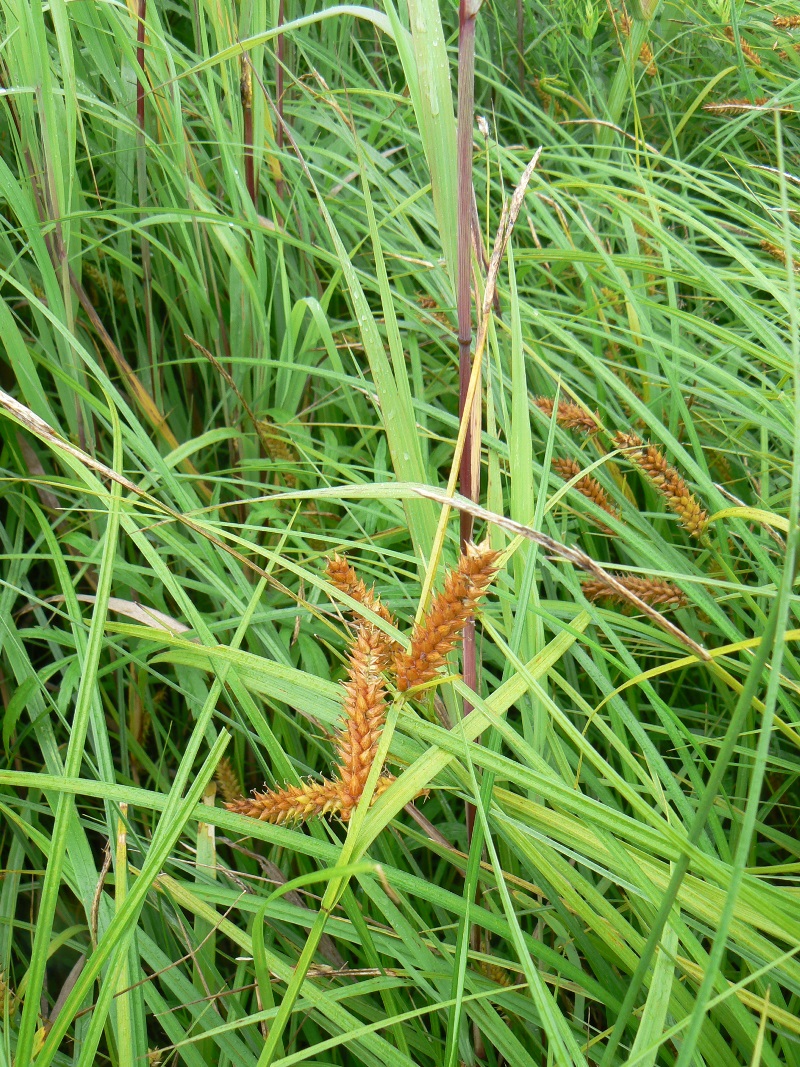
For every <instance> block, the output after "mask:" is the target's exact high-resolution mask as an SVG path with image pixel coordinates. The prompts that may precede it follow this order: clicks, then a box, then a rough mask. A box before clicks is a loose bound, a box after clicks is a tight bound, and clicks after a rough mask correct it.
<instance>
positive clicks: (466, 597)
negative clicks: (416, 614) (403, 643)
mask: <svg viewBox="0 0 800 1067" xmlns="http://www.w3.org/2000/svg"><path fill="white" fill-rule="evenodd" d="M499 555H500V553H499V552H495V551H494V550H493V549H491V548H489V546H488V544H483V545H467V547H466V551H465V552H464V554H463V555H462V556H461V558H460V559H459V561H458V566H457V567H456V569H455V570H454V571H450V573H449V574H448V575H447V578H446V579H445V583H444V589H443V590H442V592H441V593H439V595H438V596H437V597H435V598H434V601H433V603H432V604H431V606H430V608H429V610H428V613H427V615H426V616H425V618H424V619H423V620H422V621H421V622H419V623H417V625H416V626H415V627H414V632H413V633H412V635H411V647H410V648H409V650H408V651H407V652H401V653H398V654H397V655H395V657H394V661H393V667H394V671H395V675H396V678H397V688H398V689H399V690H400V692H401V693H402V692H405V691H406V690H407V689H411V688H413V687H415V686H419V685H424V684H425V683H426V682H430V681H432V680H433V679H434V678H435V677H436V675H437V673H438V672H439V669H440V668H441V667H442V666H443V664H444V661H445V657H446V656H447V654H448V653H449V652H451V651H452V650H453V649H454V648H455V646H456V644H457V643H458V641H459V640H460V638H461V634H462V632H463V630H464V627H465V626H466V625H467V623H468V622H469V621H470V619H472V618H473V616H474V615H475V609H476V607H477V605H478V601H479V600H480V598H481V597H482V596H483V594H484V593H485V592H486V590H487V589H488V587H489V584H490V582H491V581H492V578H494V576H495V572H496V570H497V568H496V563H497V559H498V556H499Z"/></svg>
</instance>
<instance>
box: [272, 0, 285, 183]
mask: <svg viewBox="0 0 800 1067" xmlns="http://www.w3.org/2000/svg"><path fill="white" fill-rule="evenodd" d="M283 5H284V0H278V29H280V28H281V26H283V22H284V18H285V14H284V10H283ZM285 48H286V42H285V41H284V36H283V34H282V33H279V34H278V51H277V59H276V65H275V106H276V109H277V112H278V129H277V131H276V137H275V142H276V144H277V146H278V155H279V156H280V155H281V153H282V152H283V57H284V54H285ZM278 166H279V167H281V168H282V167H283V164H282V163H281V161H280V159H278ZM281 173H283V169H281ZM275 191H276V192H277V194H278V196H279V197H280V198H281V199H283V178H279V179H278V180H277V182H276V183H275Z"/></svg>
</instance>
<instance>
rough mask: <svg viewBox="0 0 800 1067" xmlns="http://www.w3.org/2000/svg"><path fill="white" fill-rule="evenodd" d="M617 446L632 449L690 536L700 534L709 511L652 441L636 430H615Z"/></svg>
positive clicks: (635, 461)
mask: <svg viewBox="0 0 800 1067" xmlns="http://www.w3.org/2000/svg"><path fill="white" fill-rule="evenodd" d="M615 443H616V446H617V448H625V449H631V450H632V451H631V452H630V459H631V461H632V462H633V463H635V464H636V466H637V467H638V468H639V469H640V470H641V471H642V472H643V473H644V474H645V475H646V476H647V477H648V478H649V480H650V481H651V482H652V483H653V485H654V486H655V487H656V489H657V490H658V491H659V493H661V495H662V496H663V497H664V499H665V500H666V502H667V504H668V505H669V507H670V508H671V509H672V511H674V512H675V514H676V515H679V516H680V520H681V524H682V525H683V526H684V527H685V528H686V529H687V530H688V531H689V533H690V534H691V535H692V537H700V535H701V534H702V533H703V530H704V529H705V526H706V523H707V522H708V514H707V513H706V512H705V511H704V510H703V508H701V507H700V505H699V504H698V502H697V500H696V499H695V497H694V496H693V495H692V493H691V492H690V491H689V488H688V487H687V485H686V482H685V481H684V480H683V478H681V476H680V474H678V472H677V471H676V470H675V468H674V467H671V466H670V465H669V463H667V460H666V458H665V456H664V453H663V452H661V451H660V450H659V449H657V448H656V447H655V445H651V444H647V443H645V442H644V441H643V440H642V439H641V437H638V436H637V435H636V434H635V433H617V434H616V436H615Z"/></svg>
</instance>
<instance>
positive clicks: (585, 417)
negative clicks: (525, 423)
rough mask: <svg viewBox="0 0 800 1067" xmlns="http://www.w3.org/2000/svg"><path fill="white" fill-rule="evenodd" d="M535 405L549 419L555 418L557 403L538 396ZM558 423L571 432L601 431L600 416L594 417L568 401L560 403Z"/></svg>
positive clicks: (549, 398)
mask: <svg viewBox="0 0 800 1067" xmlns="http://www.w3.org/2000/svg"><path fill="white" fill-rule="evenodd" d="M533 402H534V404H535V405H536V407H537V408H538V409H539V411H541V412H543V413H544V414H545V415H546V416H547V417H548V419H550V418H552V417H553V408H554V407H555V401H554V400H553V399H552V397H549V396H537V397H535V398H534V401H533ZM556 421H557V422H558V424H559V426H566V427H567V429H570V430H580V431H581V432H582V433H595V432H596V431H597V430H599V428H600V427H599V421H600V416H599V415H597V416H592V415H590V414H589V413H588V412H586V411H584V410H583V408H582V407H579V406H578V405H577V404H570V403H568V402H567V401H566V400H560V401H559V402H558V409H557V411H556Z"/></svg>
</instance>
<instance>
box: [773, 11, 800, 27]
mask: <svg viewBox="0 0 800 1067" xmlns="http://www.w3.org/2000/svg"><path fill="white" fill-rule="evenodd" d="M772 25H773V26H775V27H776V28H777V29H779V30H793V29H794V28H795V27H796V26H800V15H776V16H775V18H774V19H773V20H772Z"/></svg>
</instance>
